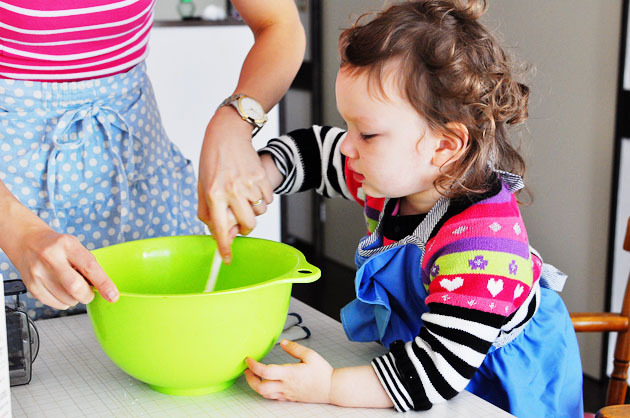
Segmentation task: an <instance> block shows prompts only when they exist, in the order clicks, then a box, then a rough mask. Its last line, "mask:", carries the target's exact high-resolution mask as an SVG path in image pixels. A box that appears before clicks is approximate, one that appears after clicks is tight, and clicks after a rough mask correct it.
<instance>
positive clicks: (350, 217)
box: [322, 0, 383, 267]
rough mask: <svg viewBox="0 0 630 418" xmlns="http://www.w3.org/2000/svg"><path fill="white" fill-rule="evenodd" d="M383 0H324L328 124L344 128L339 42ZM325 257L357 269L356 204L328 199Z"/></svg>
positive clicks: (359, 218)
mask: <svg viewBox="0 0 630 418" xmlns="http://www.w3.org/2000/svg"><path fill="white" fill-rule="evenodd" d="M382 4H383V0H343V1H338V0H322V15H323V17H322V20H323V28H322V37H323V39H322V48H323V51H322V58H323V81H322V86H323V90H324V91H323V108H324V109H323V117H324V123H325V124H327V125H333V126H342V125H341V124H342V122H343V119H341V117H340V116H339V113H337V105H336V104H335V78H336V77H337V70H338V68H339V59H338V55H337V41H338V39H339V34H340V33H341V29H345V28H348V27H350V26H351V25H352V23H354V21H355V20H356V18H357V17H358V16H359V15H360V14H361V13H363V12H365V11H368V10H378V9H379V8H380V7H381V5H382ZM324 203H325V205H326V223H325V227H324V254H325V255H326V256H327V257H329V258H331V259H333V260H335V261H338V262H340V263H342V264H345V265H347V266H350V267H354V250H355V249H356V245H357V241H358V240H359V239H360V238H361V237H362V236H363V235H365V233H366V229H365V222H364V221H363V215H362V212H361V208H360V206H359V205H357V204H356V202H354V201H347V200H344V199H325V201H324Z"/></svg>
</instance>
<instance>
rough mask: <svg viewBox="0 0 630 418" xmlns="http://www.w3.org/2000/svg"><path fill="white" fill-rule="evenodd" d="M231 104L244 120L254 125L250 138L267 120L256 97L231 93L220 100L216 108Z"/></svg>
mask: <svg viewBox="0 0 630 418" xmlns="http://www.w3.org/2000/svg"><path fill="white" fill-rule="evenodd" d="M227 105H232V106H234V108H235V109H236V111H237V112H238V114H239V115H240V116H241V119H243V120H244V121H245V122H248V123H250V124H251V125H253V126H254V130H253V131H252V138H253V137H254V135H256V134H257V133H258V131H260V129H261V128H262V127H263V126H264V125H265V122H267V114H266V113H265V109H263V107H262V105H261V104H260V103H258V101H257V100H256V99H253V98H251V97H249V96H246V95H244V94H233V95H232V96H230V97H228V98H227V99H225V100H224V101H222V102H221V104H220V105H219V107H217V109H220V108H221V107H223V106H227Z"/></svg>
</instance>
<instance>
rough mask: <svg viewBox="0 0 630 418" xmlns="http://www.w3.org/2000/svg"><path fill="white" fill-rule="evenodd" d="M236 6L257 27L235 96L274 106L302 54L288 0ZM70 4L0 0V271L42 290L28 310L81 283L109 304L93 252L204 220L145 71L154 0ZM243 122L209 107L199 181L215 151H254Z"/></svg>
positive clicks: (42, 312) (78, 298)
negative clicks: (212, 113) (197, 212)
mask: <svg viewBox="0 0 630 418" xmlns="http://www.w3.org/2000/svg"><path fill="white" fill-rule="evenodd" d="M22 3H24V5H22ZM233 3H234V6H235V7H236V9H237V10H238V12H239V13H240V14H241V16H242V17H243V18H244V20H245V22H246V23H247V24H248V25H249V26H250V28H251V29H252V31H253V32H254V35H255V44H254V46H253V47H252V49H251V51H250V53H249V55H248V57H247V58H246V60H245V62H244V65H243V69H242V72H241V77H240V80H239V84H238V86H237V90H236V92H237V93H243V94H247V95H249V96H252V97H255V98H257V99H258V100H260V101H261V102H263V103H264V106H265V107H266V108H268V107H271V106H272V105H273V104H274V103H275V101H277V100H278V99H279V98H280V97H281V96H282V94H283V93H284V92H285V91H286V88H287V87H288V85H289V83H290V80H291V79H292V77H293V76H294V75H295V73H296V72H297V69H298V67H299V64H300V62H301V59H302V55H303V51H304V34H303V29H302V27H301V24H300V23H299V19H298V15H297V11H296V9H295V5H294V3H293V1H291V0H273V1H266V2H264V7H263V5H262V4H261V3H262V2H256V1H254V0H235V1H233ZM74 4H75V2H71V1H69V0H64V1H59V2H54V4H53V3H50V2H37V3H33V2H21V1H19V0H12V1H8V2H4V3H3V5H0V9H3V10H2V12H3V13H2V16H3V17H2V21H1V22H0V27H1V29H0V31H1V35H0V38H1V39H2V45H1V46H0V48H2V52H3V54H2V59H0V76H1V77H2V79H1V80H0V94H2V100H1V101H0V149H1V150H2V158H0V180H1V182H0V213H2V214H3V216H2V217H1V218H0V231H2V234H0V248H2V250H3V253H2V254H0V273H2V274H3V275H4V277H5V279H11V278H17V277H20V278H21V279H22V280H23V281H24V283H25V284H26V286H27V288H28V289H29V292H30V293H31V295H32V296H33V297H34V298H36V299H38V300H39V302H37V301H35V300H33V299H31V298H29V299H27V305H28V308H29V314H30V315H31V316H34V317H48V316H54V315H56V314H57V312H56V311H55V310H52V309H48V308H46V307H44V306H43V304H46V305H48V306H50V307H52V308H55V309H68V308H70V307H73V306H74V305H76V304H77V303H79V302H80V303H88V302H90V301H91V300H92V298H93V292H92V290H91V288H90V286H89V284H90V283H91V284H93V285H94V287H96V289H98V291H99V292H100V293H101V294H102V295H103V296H104V297H105V298H106V299H108V300H110V301H112V302H114V301H115V300H117V298H118V291H117V289H116V287H115V285H114V283H113V282H112V281H111V280H110V279H109V278H108V277H107V275H106V274H105V272H104V271H103V270H102V268H101V267H100V266H99V265H98V263H97V262H96V261H95V259H94V257H93V256H92V255H91V253H90V252H89V250H90V249H93V248H97V247H99V246H102V245H111V244H114V243H117V242H121V241H126V240H130V239H140V238H146V237H151V236H159V235H176V234H189V233H201V232H202V230H203V229H202V225H201V223H200V222H198V221H197V220H196V219H195V217H194V212H195V206H196V201H195V199H194V196H195V193H194V191H195V190H194V183H195V181H194V174H193V172H192V168H191V165H190V162H189V161H187V160H186V159H185V158H183V156H182V155H181V153H180V152H179V150H178V149H177V148H176V147H175V146H174V145H173V144H171V143H170V141H168V138H166V135H165V134H164V130H163V129H162V126H161V122H160V119H159V113H158V111H157V107H156V105H155V100H154V97H153V93H152V89H151V85H150V83H149V81H148V79H147V77H146V74H145V71H144V64H143V60H144V57H145V56H146V53H147V48H146V46H147V42H148V34H149V30H150V27H151V25H152V20H153V8H154V6H155V1H154V0H126V1H105V0H89V1H85V2H83V3H82V7H81V8H76V7H75V6H74ZM209 41H210V42H211V41H212V40H209ZM278 45H282V48H278ZM200 53H203V51H200ZM263 63H264V65H263ZM259 85H264V87H263V88H258V87H257V86H259ZM249 127H250V125H248V124H247V123H245V122H243V120H242V119H240V118H239V117H238V114H236V112H234V111H233V110H232V111H231V112H230V109H228V108H222V109H221V110H220V111H218V112H217V114H216V115H215V116H214V117H213V119H212V121H211V122H210V124H209V125H208V130H207V132H206V139H205V144H206V145H204V157H205V158H204V160H205V161H206V163H205V164H204V169H203V170H202V178H204V176H206V175H208V172H209V171H210V170H211V169H212V168H210V169H209V168H208V167H209V166H210V167H212V165H213V161H217V160H218V153H221V154H222V158H227V157H225V156H224V155H223V154H225V153H226V149H230V148H237V149H238V150H239V152H238V154H239V155H245V156H247V155H248V153H251V154H252V155H251V158H252V159H253V158H256V159H257V157H256V154H255V153H254V151H253V149H251V145H250V144H249V142H248V141H245V140H244V139H246V138H249V137H251V131H248V128H249ZM226 132H230V134H229V135H228V134H226ZM234 154H236V152H235V153H234ZM242 158H245V157H242ZM232 165H233V164H232ZM219 168H220V167H219ZM244 232H246V231H244Z"/></svg>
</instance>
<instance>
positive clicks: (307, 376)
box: [245, 340, 334, 403]
mask: <svg viewBox="0 0 630 418" xmlns="http://www.w3.org/2000/svg"><path fill="white" fill-rule="evenodd" d="M280 345H281V346H282V348H283V349H284V351H286V352H287V353H289V354H290V355H291V356H293V357H295V358H296V359H298V360H300V363H294V364H282V365H279V364H269V365H265V364H262V363H259V362H257V361H256V360H254V359H253V358H249V357H248V358H247V359H246V362H247V366H248V367H249V369H246V370H245V378H246V379H247V383H248V384H249V386H251V388H252V389H254V390H255V391H256V392H258V393H259V394H260V395H262V396H263V397H264V398H267V399H277V400H286V401H297V402H308V403H330V388H331V384H332V378H333V373H334V369H333V368H332V366H331V365H330V364H329V363H328V362H327V361H326V360H324V358H323V357H322V356H320V355H319V354H317V353H316V352H315V351H313V350H311V349H310V348H306V347H304V346H303V345H300V344H298V343H296V342H293V341H288V340H282V342H281V343H280Z"/></svg>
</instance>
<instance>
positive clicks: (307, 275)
mask: <svg viewBox="0 0 630 418" xmlns="http://www.w3.org/2000/svg"><path fill="white" fill-rule="evenodd" d="M187 237H196V238H200V239H212V240H214V237H213V236H212V235H172V236H165V237H153V238H144V239H139V240H132V241H125V242H120V243H116V244H112V245H108V246H106V247H101V248H96V249H94V250H92V251H91V252H92V253H94V252H96V253H98V252H100V250H103V249H105V248H110V247H114V246H120V245H125V244H130V243H137V242H140V241H159V240H164V241H167V240H173V239H178V240H181V239H183V238H187ZM244 239H246V240H258V241H266V242H271V243H273V245H278V246H282V247H286V248H288V249H290V250H291V253H292V254H293V255H294V256H295V258H296V263H295V266H294V268H293V269H291V270H289V271H288V272H287V273H285V274H283V275H281V276H278V277H275V278H273V279H269V280H266V281H264V282H259V283H256V284H251V285H248V286H241V287H235V288H231V289H225V290H218V291H213V292H195V293H175V294H172V293H136V292H125V291H120V290H119V291H118V292H119V295H120V297H122V296H124V297H133V298H141V299H156V298H169V299H172V298H189V297H209V296H211V295H217V296H218V295H225V294H232V293H241V292H245V291H248V290H251V289H256V288H264V287H269V286H274V285H279V284H293V283H311V282H314V281H316V280H318V279H319V278H320V277H321V270H320V269H319V268H318V267H316V266H314V265H312V264H310V263H309V262H307V261H306V257H305V256H304V254H303V253H302V252H301V251H300V250H298V249H297V248H295V247H292V246H290V245H288V244H285V243H283V242H278V241H273V240H268V239H264V238H256V237H244V236H237V237H235V240H244ZM308 270H311V271H308ZM91 288H92V291H93V292H94V293H95V294H100V292H99V291H98V289H96V288H95V287H94V286H93V285H92V286H91ZM101 297H102V295H101Z"/></svg>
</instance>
